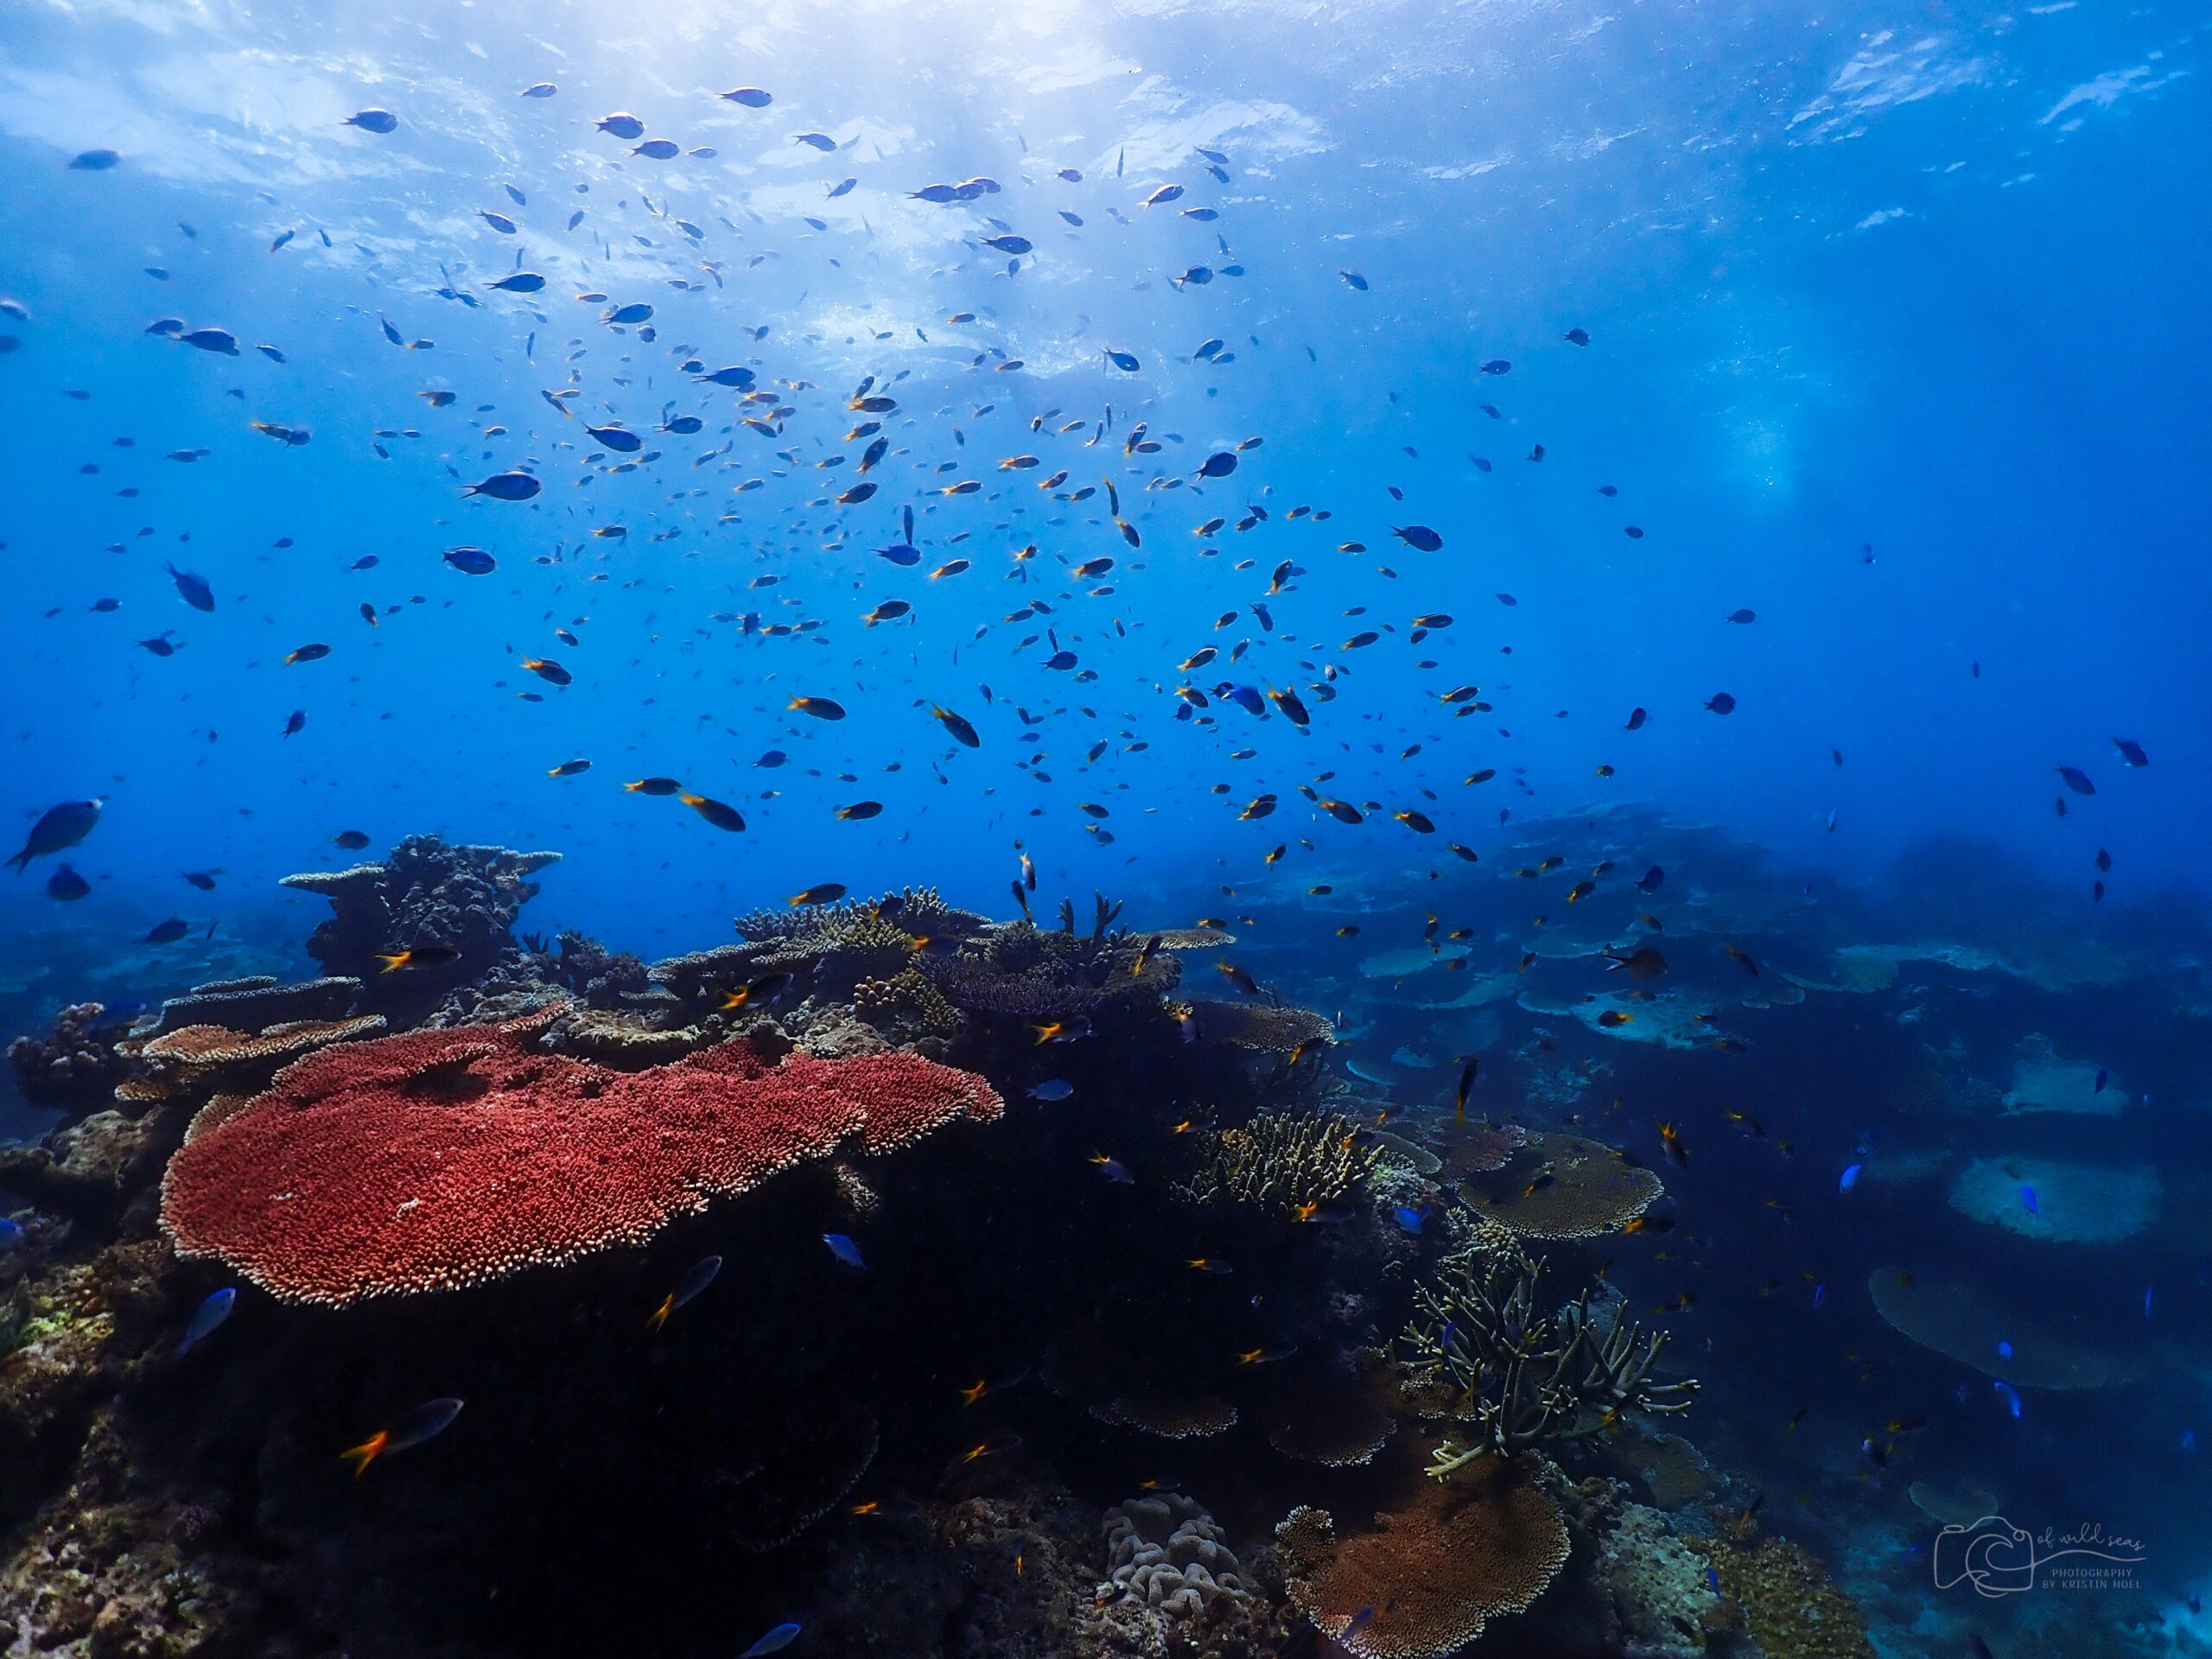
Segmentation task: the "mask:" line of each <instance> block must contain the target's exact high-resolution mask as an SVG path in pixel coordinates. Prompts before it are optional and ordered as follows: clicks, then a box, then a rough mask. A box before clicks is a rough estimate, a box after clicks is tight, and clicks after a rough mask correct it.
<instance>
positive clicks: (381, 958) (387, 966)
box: [377, 950, 407, 974]
mask: <svg viewBox="0 0 2212 1659" xmlns="http://www.w3.org/2000/svg"><path fill="white" fill-rule="evenodd" d="M377 960H378V962H380V963H384V966H383V967H381V968H379V969H378V970H377V971H378V973H382V974H388V973H390V972H391V970H392V969H395V968H397V967H399V966H401V965H402V964H403V963H405V962H406V960H407V953H406V952H405V951H404V950H402V951H401V952H400V953H399V954H398V955H397V956H391V957H388V956H385V954H383V953H382V952H381V951H379V952H378V955H377Z"/></svg>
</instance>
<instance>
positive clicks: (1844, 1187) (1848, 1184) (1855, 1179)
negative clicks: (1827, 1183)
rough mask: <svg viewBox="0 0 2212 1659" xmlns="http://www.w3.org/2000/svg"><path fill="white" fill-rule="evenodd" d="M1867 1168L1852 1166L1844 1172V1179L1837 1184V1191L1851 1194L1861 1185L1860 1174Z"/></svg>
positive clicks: (1862, 1165) (1858, 1165)
mask: <svg viewBox="0 0 2212 1659" xmlns="http://www.w3.org/2000/svg"><path fill="white" fill-rule="evenodd" d="M1864 1168H1866V1165H1864V1164H1853V1165H1852V1166H1851V1167H1850V1168H1848V1169H1847V1170H1845V1171H1844V1172H1843V1179H1841V1180H1840V1181H1838V1182H1837V1183H1836V1184H1835V1190H1836V1191H1837V1192H1850V1191H1851V1189H1852V1188H1853V1187H1854V1186H1856V1185H1859V1171H1860V1170H1862V1169H1864Z"/></svg>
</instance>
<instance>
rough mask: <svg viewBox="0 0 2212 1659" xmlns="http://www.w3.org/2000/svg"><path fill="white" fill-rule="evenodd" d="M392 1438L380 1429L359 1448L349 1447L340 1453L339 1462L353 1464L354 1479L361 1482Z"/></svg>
mask: <svg viewBox="0 0 2212 1659" xmlns="http://www.w3.org/2000/svg"><path fill="white" fill-rule="evenodd" d="M389 1440H391V1435H390V1434H389V1433H386V1432H385V1430H383V1429H378V1431H377V1432H376V1433H373V1434H372V1435H370V1436H369V1438H368V1439H367V1440H363V1441H362V1442H361V1443H360V1444H359V1446H347V1447H346V1449H345V1450H344V1451H343V1452H340V1453H339V1454H338V1458H339V1461H340V1462H341V1463H350V1464H352V1465H353V1478H354V1479H356V1480H359V1478H361V1477H362V1475H364V1474H365V1473H366V1472H367V1471H368V1467H369V1465H371V1464H372V1463H374V1462H375V1461H376V1460H377V1459H378V1457H380V1456H382V1455H383V1452H384V1448H385V1445H386V1443H387V1442H388V1441H389Z"/></svg>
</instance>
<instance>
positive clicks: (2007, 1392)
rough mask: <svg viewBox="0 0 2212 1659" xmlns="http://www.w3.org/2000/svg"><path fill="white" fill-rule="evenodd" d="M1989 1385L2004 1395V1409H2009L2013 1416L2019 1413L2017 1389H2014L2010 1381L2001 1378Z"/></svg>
mask: <svg viewBox="0 0 2212 1659" xmlns="http://www.w3.org/2000/svg"><path fill="white" fill-rule="evenodd" d="M1990 1386H1991V1387H1993V1388H1994V1389H1996V1390H1997V1392H1998V1393H1999V1395H2003V1396H2004V1400H2005V1408H2006V1409H2008V1410H2009V1411H2011V1412H2012V1414H2013V1415H2014V1416H2015V1417H2017V1416H2018V1415H2019V1414H2020V1393H2019V1390H2018V1389H2015V1388H2014V1387H2013V1386H2012V1384H2011V1383H2006V1382H2004V1381H2002V1380H2001V1379H2000V1380H1999V1381H1997V1382H1995V1383H1992V1384H1991V1385H1990Z"/></svg>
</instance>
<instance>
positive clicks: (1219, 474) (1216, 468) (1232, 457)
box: [1198, 449, 1236, 478]
mask: <svg viewBox="0 0 2212 1659" xmlns="http://www.w3.org/2000/svg"><path fill="white" fill-rule="evenodd" d="M1235 471H1236V451H1234V450H1232V449H1217V450H1216V451H1214V453H1213V454H1210V455H1208V456H1207V457H1206V458H1205V461H1201V462H1200V463H1199V464H1198V476H1199V477H1200V478H1227V477H1228V476H1229V475H1230V474H1231V473H1233V472H1235Z"/></svg>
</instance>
